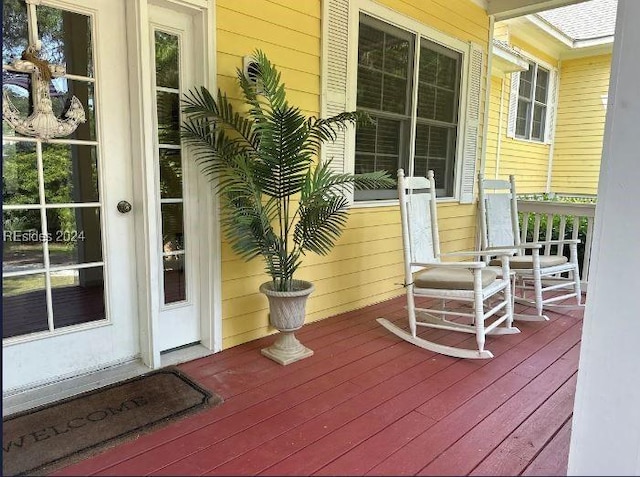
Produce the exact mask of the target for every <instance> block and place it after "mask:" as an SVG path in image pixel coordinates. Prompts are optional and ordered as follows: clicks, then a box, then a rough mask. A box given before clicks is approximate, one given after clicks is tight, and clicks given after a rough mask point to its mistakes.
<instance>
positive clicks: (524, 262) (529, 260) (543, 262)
mask: <svg viewBox="0 0 640 477" xmlns="http://www.w3.org/2000/svg"><path fill="white" fill-rule="evenodd" d="M568 261H569V260H568V259H567V257H564V256H559V257H558V256H557V255H540V268H547V267H554V266H556V265H562V264H563V263H567V262H568ZM500 263H501V262H500V259H493V260H491V262H489V265H497V266H499V265H500ZM509 267H510V268H512V269H514V270H515V269H518V270H526V269H529V268H533V256H532V255H516V256H514V257H510V258H509Z"/></svg>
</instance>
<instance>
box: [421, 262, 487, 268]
mask: <svg viewBox="0 0 640 477" xmlns="http://www.w3.org/2000/svg"><path fill="white" fill-rule="evenodd" d="M411 266H416V267H425V268H485V267H486V266H487V264H486V263H484V262H435V263H420V262H413V263H411Z"/></svg>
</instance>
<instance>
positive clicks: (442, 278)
mask: <svg viewBox="0 0 640 477" xmlns="http://www.w3.org/2000/svg"><path fill="white" fill-rule="evenodd" d="M398 194H399V199H400V215H401V219H402V242H403V248H404V281H405V284H404V286H405V288H406V292H407V310H408V314H409V329H410V331H406V330H404V329H402V328H400V327H398V326H397V325H395V324H394V323H391V322H390V321H389V320H386V319H384V318H378V322H379V323H380V324H381V325H382V326H384V327H385V328H386V329H388V330H389V331H391V332H392V333H394V334H395V335H397V336H398V337H400V338H402V339H403V340H406V341H408V342H409V343H412V344H414V345H416V346H419V347H421V348H424V349H427V350H430V351H434V352H436V353H441V354H445V355H448V356H453V357H457V358H475V359H483V358H492V357H493V354H491V352H490V351H488V350H486V349H484V345H485V336H486V335H487V334H493V335H498V334H513V333H519V332H520V330H518V329H517V328H515V327H513V326H512V322H513V307H512V306H513V303H512V298H511V280H510V279H509V277H510V273H509V256H511V255H513V253H514V251H513V250H511V249H509V250H503V251H499V252H498V254H503V255H502V265H501V270H500V271H501V274H498V273H497V272H496V271H494V270H490V269H488V268H487V267H486V264H485V263H484V262H481V261H480V262H471V261H457V262H441V261H440V258H441V257H443V256H452V257H454V256H457V257H461V258H462V257H465V258H473V257H475V256H477V255H478V254H482V252H478V251H472V252H454V253H450V254H441V253H440V241H439V237H438V218H437V210H436V188H435V181H434V179H433V171H429V172H428V178H425V177H404V172H403V170H402V169H400V170H398ZM493 253H495V252H492V255H493ZM502 277H507V278H506V279H504V278H502ZM416 297H427V298H435V299H438V302H441V303H442V305H443V307H442V308H438V309H431V308H418V307H416V303H415V298H416ZM496 298H499V299H497V300H496ZM490 299H492V300H491V301H492V303H491V304H490V305H489V304H488V303H486V302H488V301H489V300H490ZM450 300H453V301H462V302H468V303H471V304H472V307H473V312H471V313H469V312H465V311H463V310H446V309H444V307H445V306H446V303H447V301H450ZM487 308H488V309H487ZM453 316H456V317H458V319H460V318H462V319H463V320H464V321H466V323H464V322H463V323H459V322H457V321H450V320H448V319H447V318H448V317H453ZM492 317H495V320H493V321H492V322H490V323H489V324H487V323H486V321H487V320H488V319H489V318H492ZM501 324H504V325H505V326H500V325H501ZM419 326H423V327H430V328H438V329H443V330H453V331H462V332H466V333H472V334H475V336H476V343H477V349H475V350H474V349H465V348H457V347H453V346H446V345H443V344H438V343H436V342H433V341H429V340H427V339H425V338H422V337H419V336H418V335H417V328H418V327H419Z"/></svg>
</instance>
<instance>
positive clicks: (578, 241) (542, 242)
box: [527, 239, 581, 246]
mask: <svg viewBox="0 0 640 477" xmlns="http://www.w3.org/2000/svg"><path fill="white" fill-rule="evenodd" d="M580 242H581V240H580V239H558V240H539V241H538V242H527V243H528V244H529V243H537V244H540V245H541V246H542V245H557V244H562V243H568V244H572V243H575V244H579V243H580Z"/></svg>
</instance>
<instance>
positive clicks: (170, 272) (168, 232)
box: [154, 30, 188, 305]
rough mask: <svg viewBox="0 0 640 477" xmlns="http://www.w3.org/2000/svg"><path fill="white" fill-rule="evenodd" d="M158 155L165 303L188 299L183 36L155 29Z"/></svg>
mask: <svg viewBox="0 0 640 477" xmlns="http://www.w3.org/2000/svg"><path fill="white" fill-rule="evenodd" d="M154 45H155V95H156V106H157V109H156V112H157V154H158V156H157V157H158V167H159V170H160V174H159V177H160V181H159V189H160V217H161V224H162V247H161V251H160V254H161V257H162V268H163V269H162V296H163V304H164V305H170V304H175V303H180V302H185V301H187V300H188V291H187V278H186V257H187V253H186V246H185V236H184V222H185V221H184V187H185V185H184V168H183V164H182V146H181V141H180V124H181V121H180V118H181V113H180V95H181V89H180V84H181V83H180V38H179V36H177V35H174V34H172V33H169V32H165V31H162V30H155V31H154Z"/></svg>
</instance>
